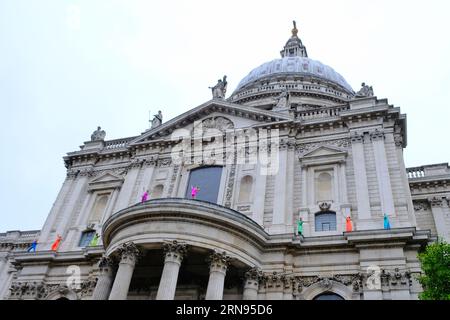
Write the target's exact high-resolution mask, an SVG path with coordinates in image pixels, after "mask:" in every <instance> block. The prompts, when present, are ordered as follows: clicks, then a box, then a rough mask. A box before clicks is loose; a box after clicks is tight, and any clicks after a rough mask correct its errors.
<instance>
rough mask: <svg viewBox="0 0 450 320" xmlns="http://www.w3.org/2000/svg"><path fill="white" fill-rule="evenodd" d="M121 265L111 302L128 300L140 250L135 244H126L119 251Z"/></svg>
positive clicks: (115, 280) (110, 297) (110, 298)
mask: <svg viewBox="0 0 450 320" xmlns="http://www.w3.org/2000/svg"><path fill="white" fill-rule="evenodd" d="M118 253H119V257H120V263H119V269H118V270H117V273H116V278H115V279H114V284H113V287H112V289H111V294H110V295H109V300H126V298H127V296H128V289H129V288H130V283H131V278H132V276H133V271H134V266H135V264H136V261H137V259H138V256H139V249H138V248H137V247H136V245H135V244H134V243H125V244H123V245H122V247H120V248H119V249H118Z"/></svg>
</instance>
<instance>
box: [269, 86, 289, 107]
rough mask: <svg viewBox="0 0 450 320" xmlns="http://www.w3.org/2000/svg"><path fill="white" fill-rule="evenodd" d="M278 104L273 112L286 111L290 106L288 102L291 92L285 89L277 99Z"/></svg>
mask: <svg viewBox="0 0 450 320" xmlns="http://www.w3.org/2000/svg"><path fill="white" fill-rule="evenodd" d="M276 99H277V104H276V106H275V107H274V108H273V109H272V110H273V111H276V110H284V109H286V108H287V107H288V106H289V103H288V100H289V92H288V91H287V89H286V88H284V89H283V91H282V92H281V93H280V95H279V96H278V97H277V98H276Z"/></svg>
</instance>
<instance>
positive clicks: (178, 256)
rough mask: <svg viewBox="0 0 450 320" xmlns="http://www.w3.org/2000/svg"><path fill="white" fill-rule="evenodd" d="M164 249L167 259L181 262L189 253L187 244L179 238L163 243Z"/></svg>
mask: <svg viewBox="0 0 450 320" xmlns="http://www.w3.org/2000/svg"><path fill="white" fill-rule="evenodd" d="M163 250H164V254H165V258H166V260H167V259H175V260H177V261H178V262H179V263H181V261H182V260H183V258H184V256H185V255H186V253H187V245H186V244H185V243H180V242H178V241H177V240H173V241H170V242H169V241H167V242H164V243H163Z"/></svg>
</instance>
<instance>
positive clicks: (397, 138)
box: [386, 133, 417, 226]
mask: <svg viewBox="0 0 450 320" xmlns="http://www.w3.org/2000/svg"><path fill="white" fill-rule="evenodd" d="M390 136H391V139H393V140H394V143H395V150H396V153H397V161H398V165H399V169H400V177H401V179H402V183H403V188H404V189H403V190H404V194H405V199H406V203H407V205H408V214H409V217H410V219H411V222H412V225H413V226H417V222H416V215H415V213H414V205H413V202H412V197H411V190H410V188H409V181H408V174H407V173H406V167H405V160H404V158H403V137H402V135H401V134H399V133H396V134H394V135H392V134H391V135H390ZM388 138H389V135H388V136H386V140H387V139H388ZM387 142H388V141H387Z"/></svg>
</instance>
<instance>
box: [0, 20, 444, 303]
mask: <svg viewBox="0 0 450 320" xmlns="http://www.w3.org/2000/svg"><path fill="white" fill-rule="evenodd" d="M297 33H298V30H297V28H296V27H295V23H294V28H293V30H292V35H291V36H290V38H289V39H288V41H287V43H286V44H285V46H284V48H283V49H282V50H281V58H278V59H275V60H272V61H270V62H267V63H264V64H262V65H260V66H259V67H257V68H255V69H253V70H252V71H251V72H250V73H249V74H248V75H247V76H246V77H245V78H244V79H242V80H241V82H240V83H239V84H238V86H237V88H236V89H235V91H234V92H233V93H231V95H230V96H229V97H228V98H227V97H225V95H226V87H227V80H226V76H225V77H223V79H221V80H219V81H218V82H217V84H216V85H215V86H214V87H212V88H211V90H212V94H213V99H211V100H210V101H207V102H205V103H204V104H202V105H200V106H198V107H195V108H193V109H191V110H189V111H187V112H185V113H183V114H181V115H179V116H177V117H175V118H173V119H171V120H169V121H167V122H163V121H162V114H161V113H158V114H157V115H156V116H155V119H154V120H153V123H152V128H151V129H149V130H147V131H145V132H143V133H141V134H139V135H137V136H133V137H127V138H123V139H115V140H105V135H106V133H105V132H104V131H103V130H101V128H98V129H97V130H96V131H95V132H94V133H93V134H92V136H91V139H90V141H87V142H85V143H84V144H83V146H82V147H81V148H80V150H77V151H73V152H69V153H68V154H67V155H66V156H65V157H64V163H65V166H66V168H67V176H66V178H65V181H64V183H63V185H62V187H61V189H60V192H59V194H58V196H57V198H56V200H55V202H54V205H53V207H52V209H51V211H50V213H49V215H48V217H47V220H46V221H45V224H44V226H43V228H42V230H39V231H8V232H5V233H0V299H38V300H39V299H42V300H43V299H71V300H72V299H74V300H75V299H81V300H83V299H86V300H90V299H94V300H108V299H110V300H117V299H161V300H170V299H243V300H250V299H258V300H265V299H284V300H312V299H345V300H367V299H387V300H391V299H392V300H393V299H418V294H419V293H420V292H421V290H422V288H421V286H420V284H419V282H418V281H417V276H418V275H419V274H420V273H421V266H420V262H419V260H418V258H417V254H418V252H420V250H422V249H423V248H424V247H425V246H426V245H427V244H428V243H430V242H433V241H436V239H438V238H439V237H440V238H442V239H444V240H446V241H449V239H450V209H449V201H450V184H449V182H450V169H449V166H448V164H446V163H445V164H434V165H424V166H422V167H416V168H406V167H405V162H404V158H403V150H404V148H405V147H406V145H407V127H406V125H407V122H406V115H405V114H402V113H401V112H400V109H399V108H398V107H395V106H392V105H390V104H389V103H388V100H387V99H378V98H377V97H376V96H375V95H374V92H373V89H372V87H370V86H368V85H366V84H363V85H362V87H361V89H360V90H358V91H354V90H353V89H352V87H351V86H350V85H349V84H348V83H347V82H346V80H345V79H344V78H343V77H342V76H341V75H340V74H339V73H337V72H336V71H335V70H333V69H332V68H331V67H329V66H327V65H325V64H322V63H321V62H319V61H317V60H313V59H310V58H309V57H308V54H307V50H306V47H305V46H304V45H303V43H302V41H301V40H300V38H299V37H298V35H297ZM144 195H145V196H144ZM386 224H387V225H386ZM57 239H58V240H57ZM55 240H56V242H55ZM35 241H37V242H35ZM33 242H34V246H35V248H33V250H27V249H29V248H30V246H31V248H32V247H33ZM36 243H37V246H36Z"/></svg>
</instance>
